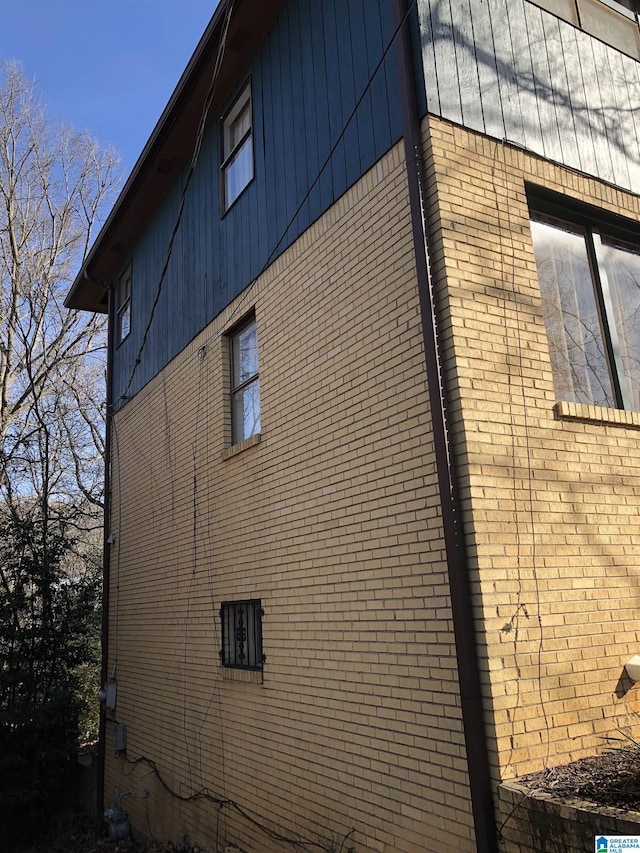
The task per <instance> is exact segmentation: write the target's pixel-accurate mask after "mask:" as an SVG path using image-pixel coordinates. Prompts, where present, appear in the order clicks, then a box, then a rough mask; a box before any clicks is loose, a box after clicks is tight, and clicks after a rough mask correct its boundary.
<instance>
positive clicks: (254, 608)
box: [220, 600, 265, 669]
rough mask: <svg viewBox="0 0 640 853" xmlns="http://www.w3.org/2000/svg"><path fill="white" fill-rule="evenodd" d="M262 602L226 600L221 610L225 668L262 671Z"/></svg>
mask: <svg viewBox="0 0 640 853" xmlns="http://www.w3.org/2000/svg"><path fill="white" fill-rule="evenodd" d="M263 613H264V611H263V609H262V607H261V603H260V600H252V601H225V602H223V604H222V606H221V607H220V619H221V622H222V649H221V650H220V658H221V660H222V665H223V666H228V667H233V668H236V669H262V664H263V663H264V659H265V658H264V655H263V653H262V616H263Z"/></svg>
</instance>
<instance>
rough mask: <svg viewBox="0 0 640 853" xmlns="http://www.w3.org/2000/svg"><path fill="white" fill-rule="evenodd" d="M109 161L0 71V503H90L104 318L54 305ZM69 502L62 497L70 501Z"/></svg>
mask: <svg viewBox="0 0 640 853" xmlns="http://www.w3.org/2000/svg"><path fill="white" fill-rule="evenodd" d="M117 166H118V159H117V157H116V155H115V154H114V152H113V151H110V150H104V149H101V148H100V147H99V146H98V144H97V143H96V142H95V141H94V140H93V139H92V138H91V137H90V136H89V135H88V134H87V133H81V132H78V131H75V130H73V129H71V128H69V127H66V126H54V125H53V124H52V123H50V122H49V121H48V119H47V115H46V111H45V108H44V106H43V104H42V101H41V100H40V99H39V98H38V97H37V94H36V91H35V85H34V84H33V83H32V82H31V81H29V80H28V79H27V78H26V77H25V75H24V73H23V72H22V69H21V67H20V65H19V64H18V63H8V64H6V65H4V66H2V67H0V499H2V502H3V504H4V506H5V507H10V506H12V505H14V504H15V502H16V501H17V500H22V499H24V497H25V496H36V495H37V496H38V497H39V499H40V502H41V505H42V506H43V507H45V506H52V505H57V506H62V505H64V504H65V503H66V504H70V501H71V503H74V504H75V505H78V504H80V503H83V504H84V505H85V506H88V505H89V506H93V507H94V508H97V507H98V506H99V505H100V503H101V500H102V476H101V475H102V459H103V431H102V413H101V410H100V409H101V399H102V388H103V362H104V359H103V354H104V345H105V338H106V333H105V323H104V318H103V317H102V316H97V315H93V316H92V315H85V314H80V313H77V312H68V311H67V310H66V309H65V308H64V306H63V299H64V296H65V295H66V292H67V291H68V289H69V285H70V283H71V281H72V278H73V274H74V271H75V270H77V269H78V268H79V266H80V262H81V261H82V259H83V258H84V256H85V255H86V253H87V251H88V248H89V245H90V243H91V241H92V239H93V237H94V236H95V231H96V229H97V227H99V225H100V217H101V214H103V213H104V212H105V208H106V207H107V205H108V203H109V202H110V201H111V200H112V198H113V194H114V191H115V189H116V184H117V183H118V180H119V175H118V171H117ZM71 499H73V500H71Z"/></svg>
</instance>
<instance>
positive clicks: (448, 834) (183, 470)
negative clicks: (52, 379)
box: [106, 146, 542, 853]
mask: <svg viewBox="0 0 640 853" xmlns="http://www.w3.org/2000/svg"><path fill="white" fill-rule="evenodd" d="M416 287H417V286H416V275H415V265H414V256H413V251H412V243H411V231H410V219H409V211H408V197H407V191H406V178H405V171H404V166H403V158H402V149H401V147H399V146H398V147H396V148H394V149H393V150H392V151H391V152H390V153H389V154H388V155H387V156H386V157H385V158H383V160H381V161H380V162H379V163H378V164H377V165H376V166H375V167H374V168H373V169H372V170H371V171H370V172H369V173H368V174H367V175H366V176H365V177H364V178H363V179H362V180H361V181H360V182H359V183H358V184H357V185H356V186H355V187H353V188H352V189H351V190H350V191H349V192H348V193H347V194H346V195H345V196H344V197H343V198H342V199H341V200H340V201H339V202H338V203H337V204H336V205H335V206H334V207H333V208H332V209H331V210H330V211H328V212H327V214H326V215H324V216H323V217H322V218H321V219H320V220H319V221H318V222H317V223H316V224H315V225H314V226H313V227H312V228H311V229H309V231H308V232H307V233H305V234H304V235H303V236H302V237H301V238H300V239H299V240H298V241H297V242H296V243H295V244H294V245H293V246H292V247H291V248H290V249H289V250H288V251H287V252H286V253H285V254H284V255H283V256H282V257H281V258H279V259H278V260H277V261H276V262H275V263H274V264H273V265H272V266H271V267H270V268H269V269H268V270H267V271H266V272H265V273H264V274H263V275H262V276H261V277H260V279H259V280H258V281H257V282H256V283H255V284H254V285H253V286H251V287H250V288H249V289H248V290H247V291H245V292H244V293H243V294H242V295H241V296H240V297H239V299H238V300H236V301H235V302H234V303H233V304H232V305H230V306H229V307H228V309H226V310H225V312H223V314H222V315H221V316H220V317H219V318H218V319H217V320H216V321H215V322H214V323H213V324H211V325H210V326H209V327H208V328H207V329H205V330H204V332H203V333H202V334H201V335H199V336H198V338H197V339H196V340H194V341H193V342H192V344H190V345H189V346H188V347H187V348H186V349H185V351H184V352H183V353H182V354H181V355H180V356H179V357H177V358H176V359H175V360H174V361H173V362H172V363H171V364H170V365H169V366H168V367H167V368H166V369H165V370H164V371H163V372H162V374H161V375H159V376H158V377H156V379H154V380H153V382H151V383H150V384H149V385H148V386H147V387H146V388H145V389H144V390H143V391H142V392H141V393H140V394H138V395H137V396H136V397H135V399H134V400H132V401H130V402H129V403H127V405H126V406H125V407H124V408H123V410H122V411H121V412H120V413H119V414H118V415H117V416H116V418H115V438H117V440H114V455H113V472H112V483H113V495H112V501H113V503H112V529H113V532H114V533H115V534H116V536H117V541H116V543H115V545H114V547H113V549H112V560H111V599H110V615H111V618H110V629H109V630H110V655H109V658H110V660H109V668H110V671H114V672H115V675H116V679H117V684H118V701H117V709H116V711H115V714H114V715H112V716H113V717H114V719H117V720H118V721H119V722H121V723H125V724H126V725H127V727H128V748H127V756H126V758H127V760H126V761H125V759H124V757H123V756H119V757H116V756H114V755H113V750H112V747H111V745H110V742H109V743H108V745H107V760H108V765H107V777H106V796H107V799H109V798H110V797H111V796H112V793H113V789H114V788H115V787H117V788H119V789H120V790H121V791H122V790H131V791H133V793H134V794H135V797H134V796H130V797H128V798H125V801H124V805H125V807H126V809H127V810H128V811H129V813H130V815H131V817H132V820H133V822H134V826H135V828H136V829H137V831H139V832H141V833H147V834H148V833H149V832H151V833H153V834H154V835H155V836H158V837H170V838H173V839H174V840H175V839H176V838H178V837H179V836H180V835H181V834H182V833H184V832H186V833H188V834H189V837H190V839H191V840H192V841H197V842H199V843H201V844H203V845H204V846H206V847H207V848H208V849H209V850H216V849H218V846H217V845H218V843H222V841H224V842H229V843H234V844H237V845H238V846H239V847H241V848H242V849H243V850H246V851H258V850H260V851H271V850H273V851H279V850H290V849H292V848H291V846H290V845H286V844H283V843H281V842H278V841H276V840H273V839H270V838H269V837H268V836H267V835H266V834H264V833H263V832H261V831H260V830H258V829H257V828H256V827H255V826H252V825H251V823H250V822H249V821H248V820H247V819H245V818H243V817H242V816H241V815H240V814H239V813H238V812H237V811H236V810H234V808H233V807H232V806H225V807H223V808H221V809H220V808H218V807H217V806H216V805H215V804H214V803H212V802H208V801H206V800H203V799H200V800H195V801H190V802H186V801H180V800H179V799H177V798H176V797H172V796H170V795H168V794H167V793H166V791H164V790H163V788H162V786H161V784H160V783H159V781H158V779H157V777H156V774H155V773H154V772H153V769H152V768H151V766H150V765H149V764H148V763H140V762H138V763H135V762H136V759H138V758H140V757H145V758H147V759H150V760H152V761H153V762H155V765H156V766H157V769H158V771H159V772H160V774H161V776H162V778H163V780H165V782H166V783H167V784H168V785H170V786H171V787H172V788H173V789H174V790H175V791H176V792H178V793H179V794H180V795H182V796H183V797H189V796H191V795H193V794H194V793H197V792H202V791H206V792H208V793H209V794H210V795H211V796H213V797H220V798H228V799H230V800H232V801H234V802H235V803H237V804H239V805H240V806H241V808H242V809H244V810H246V812H247V813H248V814H249V815H251V816H252V817H254V818H255V819H256V820H257V821H258V822H259V823H261V824H264V825H266V826H268V827H269V828H271V829H273V830H276V831H277V832H279V833H284V834H286V835H295V834H296V833H300V834H301V835H303V836H304V837H305V838H307V839H312V840H315V841H318V842H319V843H321V844H322V845H324V846H325V847H326V848H327V849H329V847H330V845H333V849H335V850H336V851H337V850H339V849H344V851H345V853H346V850H347V849H348V848H349V846H350V844H351V843H353V844H355V847H356V850H357V851H358V853H363V852H364V851H380V853H383V851H386V853H390V851H405V853H410V851H416V850H421V849H427V848H429V849H455V850H456V851H460V852H461V853H465V851H469V853H471V851H473V850H475V843H474V840H473V828H472V821H471V817H470V803H469V791H468V781H467V773H466V757H465V749H464V739H463V734H462V725H461V715H460V703H459V689H458V676H457V667H456V660H455V650H454V638H453V634H452V621H451V611H450V602H449V592H448V580H447V572H446V565H445V563H444V559H443V540H442V529H441V521H440V513H439V499H438V494H437V486H436V479H435V469H434V450H433V442H432V436H431V430H430V415H429V401H428V396H427V392H426V386H425V383H426V379H425V370H424V352H423V347H422V336H421V328H420V320H419V306H418V296H417V289H416ZM185 294H188V282H185ZM185 298H186V297H185ZM253 307H255V312H256V318H257V327H258V339H259V356H260V392H261V404H262V436H261V441H260V442H259V443H255V444H252V443H251V442H250V443H249V444H250V445H251V446H248V447H246V448H245V449H243V450H242V452H240V453H237V454H234V455H231V456H229V455H228V454H225V449H226V448H227V447H228V441H229V417H228V398H227V387H228V370H227V365H226V360H227V354H226V342H225V341H226V339H225V337H224V332H225V331H226V330H228V329H229V328H230V327H231V326H232V325H233V324H234V323H235V322H236V321H237V320H238V319H240V318H241V317H242V316H243V314H244V313H245V312H246V311H247V310H249V309H250V308H253ZM540 346H541V347H542V342H541V343H540ZM225 456H228V458H225ZM495 464H496V467H497V468H498V469H500V465H499V462H497V461H496V463H495ZM503 571H506V569H503ZM523 582H524V581H523ZM243 598H260V599H261V601H262V605H263V607H264V611H265V613H264V619H263V632H264V651H265V654H266V656H267V660H266V664H265V667H264V673H263V677H262V678H260V677H259V676H258V677H256V676H255V675H251V676H249V677H246V678H245V677H239V678H236V679H234V678H228V677H223V670H222V668H221V666H220V663H219V659H218V650H219V648H220V643H221V638H220V624H219V617H218V610H219V607H220V603H221V602H222V601H225V600H233V599H243ZM503 621H504V617H503ZM534 642H535V639H534ZM108 729H109V732H111V730H112V723H110V724H109V726H108ZM351 829H355V832H354V834H353V835H352V836H350V838H349V841H347V842H345V843H344V846H343V847H341V845H342V841H343V839H344V838H345V836H346V835H347V833H349V832H350V831H351Z"/></svg>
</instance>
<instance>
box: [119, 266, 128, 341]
mask: <svg viewBox="0 0 640 853" xmlns="http://www.w3.org/2000/svg"><path fill="white" fill-rule="evenodd" d="M130 331H131V266H129V267H128V268H127V271H126V272H125V274H124V275H123V276H122V277H121V278H120V280H119V281H118V284H117V287H116V343H121V342H122V341H123V340H124V339H125V338H126V337H127V335H128V334H129V332H130Z"/></svg>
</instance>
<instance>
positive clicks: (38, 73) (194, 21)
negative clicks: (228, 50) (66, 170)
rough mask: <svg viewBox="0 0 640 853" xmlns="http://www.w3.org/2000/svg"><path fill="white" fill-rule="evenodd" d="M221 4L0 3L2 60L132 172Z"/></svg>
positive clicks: (183, 0) (119, 0)
mask: <svg viewBox="0 0 640 853" xmlns="http://www.w3.org/2000/svg"><path fill="white" fill-rule="evenodd" d="M217 5H218V0H0V61H3V60H6V59H17V60H20V62H22V65H23V68H24V72H25V74H26V75H27V77H28V78H30V79H31V78H35V79H36V80H37V81H38V91H39V92H40V94H41V96H42V98H43V99H44V101H45V103H46V104H47V107H48V113H49V115H50V116H51V117H52V118H53V119H57V118H58V117H60V116H62V117H64V119H65V121H67V122H68V123H69V124H72V125H73V126H74V127H76V128H78V129H79V130H88V131H90V132H91V134H92V135H93V136H94V137H96V138H97V139H98V140H99V141H100V142H101V143H102V144H103V145H112V146H113V147H114V148H116V149H117V150H118V152H119V153H120V155H121V157H122V166H123V171H124V175H123V177H125V178H126V176H127V175H128V174H129V172H130V171H131V169H132V168H133V166H134V164H135V161H136V160H137V158H138V155H139V154H140V152H141V151H142V149H143V147H144V145H145V143H146V141H147V139H148V138H149V135H150V134H151V131H152V130H153V128H154V126H155V124H156V122H157V120H158V119H159V118H160V114H161V112H162V110H163V109H164V107H165V105H166V103H167V101H168V100H169V97H170V96H171V93H172V92H173V90H174V88H175V86H176V83H177V82H178V80H179V79H180V76H181V74H182V72H183V71H184V68H185V66H186V64H187V62H188V61H189V59H190V57H191V54H192V53H193V51H194V49H195V47H196V45H197V44H198V41H199V40H200V36H201V35H202V33H203V32H204V30H205V28H206V26H207V24H208V23H209V20H210V18H211V16H212V15H213V12H214V10H215V8H216V6H217Z"/></svg>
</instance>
